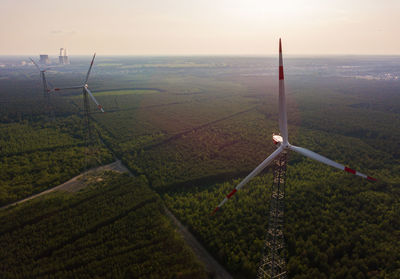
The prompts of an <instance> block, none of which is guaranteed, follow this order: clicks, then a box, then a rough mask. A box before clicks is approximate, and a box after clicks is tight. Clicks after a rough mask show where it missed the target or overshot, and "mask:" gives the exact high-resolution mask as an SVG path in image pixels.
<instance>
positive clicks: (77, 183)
mask: <svg viewBox="0 0 400 279" xmlns="http://www.w3.org/2000/svg"><path fill="white" fill-rule="evenodd" d="M103 170H114V171H118V172H129V171H128V169H127V168H126V167H125V166H124V165H122V163H121V161H120V160H117V161H115V162H114V163H111V164H108V165H104V166H100V167H97V168H93V169H90V170H88V171H86V172H84V173H81V174H80V175H78V176H75V177H74V178H72V179H70V180H68V181H67V182H65V183H63V184H61V185H58V186H56V187H53V188H51V189H48V190H46V191H43V192H40V193H38V194H36V195H33V196H30V197H27V198H25V199H23V200H19V201H17V202H14V203H11V204H8V205H5V206H3V207H0V210H1V209H6V208H8V207H11V206H14V205H17V204H20V203H24V202H27V201H29V200H31V199H34V198H37V197H40V196H42V195H46V194H48V193H51V192H54V191H66V192H76V191H79V190H80V189H82V188H84V187H85V186H86V184H85V183H83V181H82V180H81V179H82V177H83V176H85V175H87V174H91V173H94V172H98V171H103Z"/></svg>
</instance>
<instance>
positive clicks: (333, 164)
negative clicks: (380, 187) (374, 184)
mask: <svg viewBox="0 0 400 279" xmlns="http://www.w3.org/2000/svg"><path fill="white" fill-rule="evenodd" d="M289 148H290V149H291V150H293V151H295V152H297V153H300V154H302V155H304V156H306V157H309V158H311V159H314V160H316V161H318V162H321V163H324V164H326V165H328V166H331V167H334V168H337V169H340V170H344V171H346V172H349V173H352V174H355V175H358V176H361V177H362V178H365V179H368V180H369V181H376V179H375V178H373V177H371V176H368V175H365V174H363V173H361V172H358V171H356V170H354V169H351V168H349V167H346V166H344V165H342V164H339V163H336V162H335V161H332V160H331V159H328V158H326V157H324V156H321V155H319V154H317V153H315V152H313V151H311V150H308V149H305V148H303V147H298V146H294V145H289Z"/></svg>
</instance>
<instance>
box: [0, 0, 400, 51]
mask: <svg viewBox="0 0 400 279" xmlns="http://www.w3.org/2000/svg"><path fill="white" fill-rule="evenodd" d="M0 4H1V10H0V38H1V44H0V54H2V55H6V54H13V55H14V54H16V55H18V54H35V53H47V54H49V55H57V53H58V49H59V48H60V47H66V48H67V49H68V52H69V54H71V55H74V54H90V53H92V52H94V51H97V52H98V53H99V54H102V55H107V54H116V55H124V54H132V55H192V54H199V55H214V54H217V55H235V54H238V55H269V54H275V53H276V45H277V40H278V38H279V37H282V39H283V41H284V48H285V52H286V53H287V54H300V55H303V54H304V55H321V54H385V55H387V54H400V36H398V33H399V26H400V16H399V15H400V1H399V0H385V1H376V0H334V1H324V0H318V1H317V0H281V1H277V0H274V1H271V0H201V1H198V0H113V1H109V0H86V1H82V0H69V1H59V0H36V1H31V0H0Z"/></svg>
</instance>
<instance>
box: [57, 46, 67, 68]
mask: <svg viewBox="0 0 400 279" xmlns="http://www.w3.org/2000/svg"><path fill="white" fill-rule="evenodd" d="M58 61H59V63H60V64H61V65H66V64H69V59H68V56H67V49H66V48H60V56H58Z"/></svg>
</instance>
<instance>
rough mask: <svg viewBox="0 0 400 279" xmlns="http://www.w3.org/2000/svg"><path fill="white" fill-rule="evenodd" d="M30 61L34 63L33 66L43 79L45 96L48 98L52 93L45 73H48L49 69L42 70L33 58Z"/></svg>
mask: <svg viewBox="0 0 400 279" xmlns="http://www.w3.org/2000/svg"><path fill="white" fill-rule="evenodd" d="M29 59H30V60H31V61H32V63H33V65H35V67H36V68H37V69H38V70H39V71H40V78H41V79H42V84H43V96H44V97H48V95H49V93H50V91H51V90H50V89H49V85H48V83H47V80H46V74H45V72H46V71H47V69H48V68H46V69H42V68H41V67H40V66H39V65H38V64H37V63H36V62H35V61H34V60H33V59H32V58H31V57H29Z"/></svg>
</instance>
